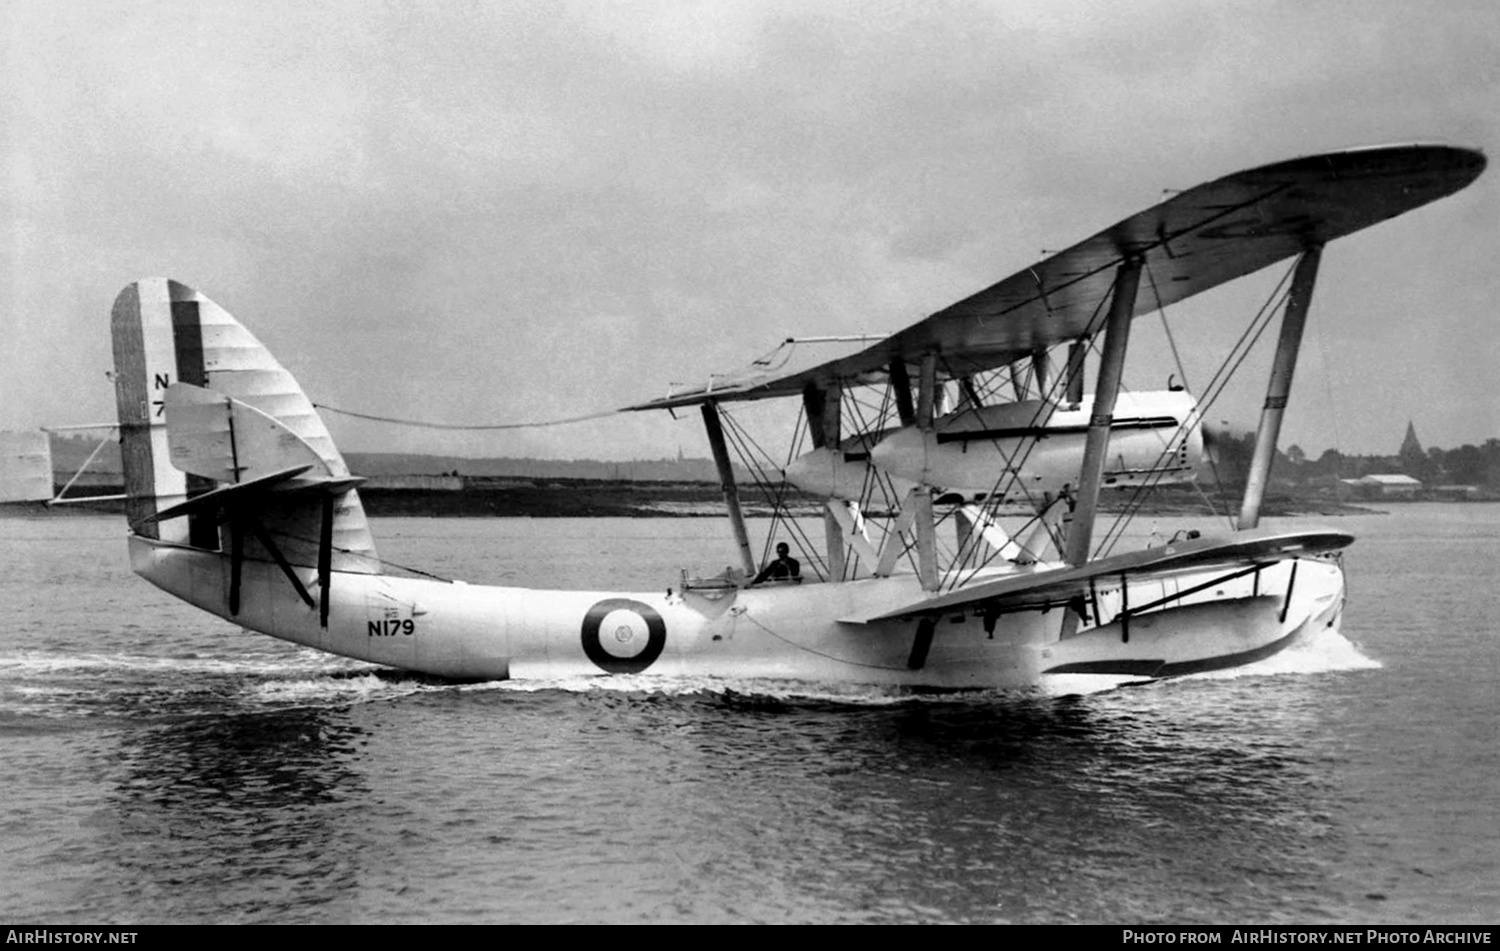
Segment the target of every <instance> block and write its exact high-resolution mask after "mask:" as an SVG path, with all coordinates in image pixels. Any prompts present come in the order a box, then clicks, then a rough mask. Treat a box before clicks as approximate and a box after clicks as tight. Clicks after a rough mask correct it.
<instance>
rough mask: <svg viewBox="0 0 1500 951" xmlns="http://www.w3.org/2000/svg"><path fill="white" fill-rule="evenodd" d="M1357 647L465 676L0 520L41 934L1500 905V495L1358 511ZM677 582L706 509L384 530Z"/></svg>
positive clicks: (5, 650) (28, 852) (71, 533)
mask: <svg viewBox="0 0 1500 951" xmlns="http://www.w3.org/2000/svg"><path fill="white" fill-rule="evenodd" d="M1337 526H1338V527H1340V528H1344V527H1348V528H1349V529H1350V530H1352V531H1354V532H1355V533H1356V534H1358V535H1359V536H1360V541H1359V542H1358V543H1357V544H1356V545H1355V546H1354V547H1353V548H1352V549H1350V551H1349V554H1348V557H1347V565H1348V567H1349V572H1350V579H1351V589H1352V601H1351V604H1350V607H1349V610H1348V614H1347V617H1346V620H1345V627H1344V634H1345V637H1326V638H1324V639H1323V640H1322V641H1319V642H1317V643H1315V644H1313V645H1311V646H1310V647H1309V648H1307V649H1306V650H1302V651H1299V652H1296V653H1289V654H1283V655H1281V656H1280V657H1277V658H1273V659H1272V660H1270V661H1268V662H1266V663H1265V664H1263V665H1260V666H1258V667H1257V668H1254V669H1251V670H1249V671H1242V672H1234V673H1221V674H1218V675H1214V676H1205V677H1198V678H1188V679H1184V680H1179V681H1174V682H1168V683H1158V684H1153V685H1148V686H1144V687H1137V688H1131V689H1126V690H1119V691H1112V692H1106V693H1099V694H1093V695H1089V696H1084V697H1074V698H1065V699H1057V700H1045V701H1044V700H1016V699H1012V698H1006V697H1003V696H997V695H988V694H982V693H981V694H968V695H961V696H958V697H953V696H947V697H938V698H934V697H911V696H905V695H902V694H897V693H890V692H879V691H870V690H851V689H847V688H841V689H837V690H835V689H833V688H824V687H819V686H818V685H796V686H794V685H788V684H782V683H770V682H744V683H732V682H720V681H712V682H708V681H704V682H684V681H674V680H660V679H642V678H600V679H594V680H582V679H580V680H578V681H570V682H559V683H544V684H481V685H470V686H455V685H449V684H443V683H439V682H434V681H430V680H424V679H421V678H416V677H411V676H408V675H403V674H397V673H391V672H385V671H381V670H378V669H376V668H372V667H370V666H368V665H363V664H359V663H356V662H351V661H345V660H341V659H337V658H330V657H324V656H322V655H319V654H316V653H313V652H310V651H304V650H301V649H298V648H294V647H292V646H290V645H285V644H282V643H280V642H276V641H273V640H270V639H268V638H265V637H262V636H259V635H252V634H247V633H244V632H242V631H240V630H239V629H238V628H235V627H234V626H232V625H229V624H226V623H223V622H220V621H218V620H216V619H213V618H210V617H207V616H206V615H202V614H200V613H198V612H196V611H194V610H193V609H191V608H188V607H186V606H185V605H181V604H178V603H177V602H175V601H173V600H171V599H170V598H168V597H167V596H165V595H163V594H161V593H159V592H157V591H156V590H155V589H153V588H151V587H150V586H149V585H147V584H146V583H145V582H143V581H140V580H139V579H136V578H134V577H133V576H132V575H130V573H129V570H128V567H127V566H126V564H125V557H124V542H123V530H122V527H121V525H120V523H119V521H118V520H115V519H108V518H53V519H37V520H29V519H28V520H22V519H9V520H3V521H0V606H3V607H4V610H5V613H6V615H7V617H8V619H9V621H10V623H9V624H7V625H6V627H5V633H4V634H3V635H0V749H3V752H4V762H5V770H6V780H5V785H4V791H5V800H4V804H3V805H0V861H3V863H4V868H5V869H6V873H5V874H4V875H3V876H0V909H4V910H5V911H6V912H7V913H8V915H9V916H10V917H13V918H17V919H26V920H33V921H45V922H57V923H63V922H97V923H149V922H161V921H188V922H239V921H254V922H262V921H265V922H269V921H306V922H383V921H403V922H425V921H491V922H582V921H610V922H615V921H627V922H628V921H691V922H732V921H765V922H934V921H952V922H998V921H1014V922H1063V921H1110V922H1121V923H1129V922H1140V923H1144V922H1160V921H1172V922H1217V923H1223V922H1391V923H1406V922H1493V921H1494V920H1495V919H1496V918H1497V916H1500V837H1497V833H1496V829H1497V828H1500V822H1497V820H1500V791H1497V790H1500V784H1497V782H1496V780H1497V778H1500V753H1497V744H1496V735H1497V730H1496V727H1497V723H1500V712H1497V711H1500V689H1497V687H1496V682H1497V677H1500V624H1497V622H1496V621H1495V611H1494V608H1493V606H1492V604H1491V603H1490V602H1491V600H1492V599H1493V597H1494V593H1495V592H1496V591H1497V590H1500V506H1489V505H1467V506H1436V505H1431V506H1429V505H1417V506H1406V507H1401V508H1397V509H1395V510H1394V511H1393V512H1392V513H1391V514H1390V515H1388V516H1361V517H1357V518H1346V519H1340V520H1338V521H1337ZM375 530H376V532H377V538H378V539H379V541H380V542H381V551H382V554H384V555H386V556H387V557H388V558H390V559H393V560H395V561H398V562H403V563H407V564H415V565H418V566H421V567H424V568H428V569H431V570H435V571H438V572H439V573H443V574H449V575H457V576H459V577H462V578H465V579H466V580H470V581H475V582H482V581H489V582H496V583H510V584H530V585H539V586H542V585H544V586H555V587H581V586H601V585H606V584H613V585H617V586H619V587H621V588H627V589H628V588H646V589H651V588H654V587H665V586H667V585H669V584H673V583H675V580H676V571H677V569H678V568H679V567H690V568H693V569H695V570H699V569H709V570H711V569H714V568H717V567H718V566H720V565H722V563H723V562H724V561H725V560H726V558H727V556H728V552H729V549H728V546H727V544H726V543H725V541H724V537H723V526H722V525H720V524H718V523H717V522H714V521H710V520H671V519H663V520H622V521H615V520H537V521H526V520H479V519H474V520H422V519H390V520H376V522H375Z"/></svg>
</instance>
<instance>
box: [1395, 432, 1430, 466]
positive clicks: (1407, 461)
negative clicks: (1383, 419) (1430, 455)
mask: <svg viewBox="0 0 1500 951" xmlns="http://www.w3.org/2000/svg"><path fill="white" fill-rule="evenodd" d="M1396 455H1397V456H1398V457H1399V458H1400V459H1401V466H1402V468H1404V469H1407V470H1408V472H1410V470H1412V469H1415V468H1419V467H1420V466H1421V465H1422V463H1424V462H1426V461H1427V453H1426V452H1424V451H1423V449H1422V443H1421V442H1420V441H1419V440H1418V439H1417V427H1416V425H1415V424H1413V423H1412V421H1411V420H1409V419H1408V420H1407V421H1406V438H1405V439H1403V440H1401V451H1400V452H1398V453H1397V454H1396Z"/></svg>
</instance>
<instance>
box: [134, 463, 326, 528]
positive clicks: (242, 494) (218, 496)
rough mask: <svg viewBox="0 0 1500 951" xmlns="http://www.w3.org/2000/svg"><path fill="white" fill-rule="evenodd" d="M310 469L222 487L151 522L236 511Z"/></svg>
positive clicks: (167, 510) (168, 509)
mask: <svg viewBox="0 0 1500 951" xmlns="http://www.w3.org/2000/svg"><path fill="white" fill-rule="evenodd" d="M310 468H312V467H311V466H294V467H292V468H290V469H283V470H281V471H280V472H272V473H270V474H269V475H263V476H261V477H260V478H258V479H251V480H250V481H248V482H240V483H237V484H234V485H221V486H219V487H218V488H217V489H212V490H210V491H208V492H205V493H203V494H202V495H199V496H196V497H194V498H191V499H188V500H187V501H186V502H179V503H178V504H176V505H174V506H172V507H171V508H165V509H162V510H161V511H160V512H157V513H156V514H155V515H153V516H151V520H152V521H157V522H160V521H164V520H166V519H169V518H177V517H178V516H180V515H192V514H194V513H197V512H212V511H214V510H215V509H219V508H234V507H236V506H237V505H238V506H245V505H249V504H250V503H252V502H255V501H258V500H260V498H261V497H262V496H264V495H265V494H266V493H267V492H270V491H272V490H273V489H275V488H277V487H278V486H280V485H281V484H282V483H285V482H290V481H291V480H293V479H295V478H297V477H298V476H300V475H301V474H302V473H304V472H306V471H307V470H308V469H310Z"/></svg>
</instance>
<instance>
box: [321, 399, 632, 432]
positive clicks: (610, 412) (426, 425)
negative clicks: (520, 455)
mask: <svg viewBox="0 0 1500 951" xmlns="http://www.w3.org/2000/svg"><path fill="white" fill-rule="evenodd" d="M313 407H314V408H315V409H320V410H327V411H328V412H330V413H337V414H339V415H340V416H352V417H354V418H355V419H367V420H370V421H371V422H376V423H390V424H391V425H393V426H414V427H417V428H419V429H453V430H465V431H469V432H478V431H482V430H502V429H540V428H542V427H545V426H563V425H566V424H568V423H583V422H587V421H588V420H591V419H605V418H607V417H610V416H615V415H618V414H619V413H622V412H624V411H623V410H618V409H607V410H602V411H600V412H598V413H588V414H586V415H584V416H569V417H567V418H565V419H544V420H537V421H535V422H529V423H482V424H476V425H465V424H458V423H434V422H428V421H424V420H419V419H399V418H397V417H394V416H374V415H372V414H370V413H356V412H355V411H354V410H350V409H339V408H338V407H337V406H330V405H329V404H327V403H314V404H313Z"/></svg>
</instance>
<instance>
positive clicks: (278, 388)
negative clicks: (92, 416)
mask: <svg viewBox="0 0 1500 951" xmlns="http://www.w3.org/2000/svg"><path fill="white" fill-rule="evenodd" d="M111 333H112V338H113V344H114V361H115V373H114V383H115V402H116V409H117V413H118V417H119V423H120V450H121V457H122V461H123V467H124V476H125V493H126V517H127V518H128V520H129V522H130V526H131V530H132V531H133V532H135V533H136V534H138V535H141V536H144V537H148V538H154V539H160V540H161V541H165V542H172V543H176V544H184V545H192V546H193V547H197V548H207V549H218V548H219V547H220V541H219V528H218V525H217V521H216V519H214V517H213V513H211V512H201V513H195V514H191V515H188V516H186V517H185V518H172V519H162V520H161V521H157V520H156V516H157V515H158V514H159V513H161V512H164V511H166V510H167V509H169V508H171V507H173V506H176V505H180V504H181V503H182V502H184V501H186V500H187V499H189V498H192V497H197V496H199V495H202V494H203V493H205V492H207V491H209V490H211V489H213V488H214V487H215V486H216V485H220V484H221V483H218V482H216V481H215V480H213V479H210V478H206V477H204V476H201V475H192V474H189V473H186V472H183V471H181V470H179V469H178V468H177V467H176V466H174V465H173V464H172V456H171V446H170V444H169V439H168V430H167V416H168V413H167V412H166V410H167V393H166V391H167V389H168V388H169V387H172V386H173V385H174V384H188V385H190V386H195V387H202V388H204V389H206V390H210V391H212V392H214V393H217V394H220V395H222V396H224V397H227V398H228V399H229V400H233V401H238V402H240V403H244V404H247V405H248V406H250V407H253V408H254V409H255V410H258V411H259V412H261V413H264V414H265V415H267V416H269V417H271V418H272V419H274V420H276V421H277V422H278V423H280V424H281V425H282V426H284V427H286V429H287V430H290V431H291V432H292V433H295V434H296V436H297V437H299V438H300V440H301V441H303V442H305V443H306V444H307V445H308V446H309V447H311V449H312V450H313V452H315V453H316V454H317V456H318V458H319V459H321V460H322V463H323V465H324V466H325V467H326V469H327V472H328V474H329V475H330V476H331V477H333V478H346V477H347V476H348V475H349V469H348V466H347V465H346V464H345V462H344V459H343V456H342V455H341V454H340V453H339V451H338V449H337V447H335V446H334V443H333V439H332V437H331V436H329V434H328V430H327V428H326V427H325V426H324V425H323V421H322V419H321V418H319V416H318V414H317V411H316V410H315V409H314V408H313V406H312V403H311V401H310V400H308V398H307V396H306V395H305V394H304V393H303V392H302V389H301V387H300V386H298V385H297V382H296V380H295V379H293V377H292V375H291V374H290V373H288V372H287V370H286V369H285V368H284V367H282V366H281V364H280V363H279V362H277V360H276V359H275V358H274V357H273V356H272V355H271V353H270V352H269V351H268V350H267V349H266V348H265V346H264V345H263V344H261V343H260V341H259V340H257V339H256V338H255V337H254V335H252V334H251V333H250V332H249V331H248V330H246V329H245V328H244V327H243V326H242V325H241V324H240V323H239V322H238V321H236V320H235V319H234V318H233V317H232V316H230V315H229V313H228V312H226V311H225V310H224V309H223V308H221V307H219V306H218V305H217V304H215V303H214V302H213V301H211V300H209V299H208V298H206V297H204V296H203V295H201V294H199V293H197V292H196V291H194V290H193V289H192V288H189V287H187V286H185V285H182V284H179V283H177V282H175V281H169V280H165V279H163V278H150V279H146V280H141V281H137V282H135V283H133V284H130V285H129V286H127V287H126V288H125V289H124V290H122V291H121V292H120V295H119V296H118V297H117V298H116V299H115V303H114V308H113V311H112V314H111ZM258 515H259V516H260V517H261V518H262V520H263V521H264V522H265V523H266V527H267V528H269V529H270V530H271V531H272V533H273V534H275V535H277V536H279V537H280V538H281V539H282V540H283V541H282V545H283V548H284V550H285V551H286V555H287V557H288V559H289V560H290V561H292V562H293V563H294V564H296V563H301V564H308V563H309V559H310V558H315V557H316V551H317V543H316V539H317V537H318V535H319V531H318V526H317V515H316V507H315V506H309V505H308V504H307V500H305V499H302V500H299V499H298V498H297V497H295V496H292V497H286V498H276V497H274V496H273V497H269V498H268V502H267V505H266V506H265V508H264V509H263V510H262V511H260V512H259V513H258ZM332 529H333V531H332V542H333V546H332V547H333V556H332V557H333V568H334V569H335V570H340V571H359V572H377V571H379V569H380V564H379V559H378V556H377V554H376V551H375V544H374V540H373V538H372V537H371V535H370V531H369V525H368V523H367V521H366V518H365V514H364V508H363V506H362V505H361V503H360V500H359V496H358V493H357V492H355V491H353V490H349V491H347V492H346V493H344V494H343V495H342V496H341V497H340V499H339V502H338V505H337V507H336V508H335V511H334V516H333V526H332ZM309 536H311V539H312V544H311V546H309V545H308V544H306V542H307V540H308V537H309Z"/></svg>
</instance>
